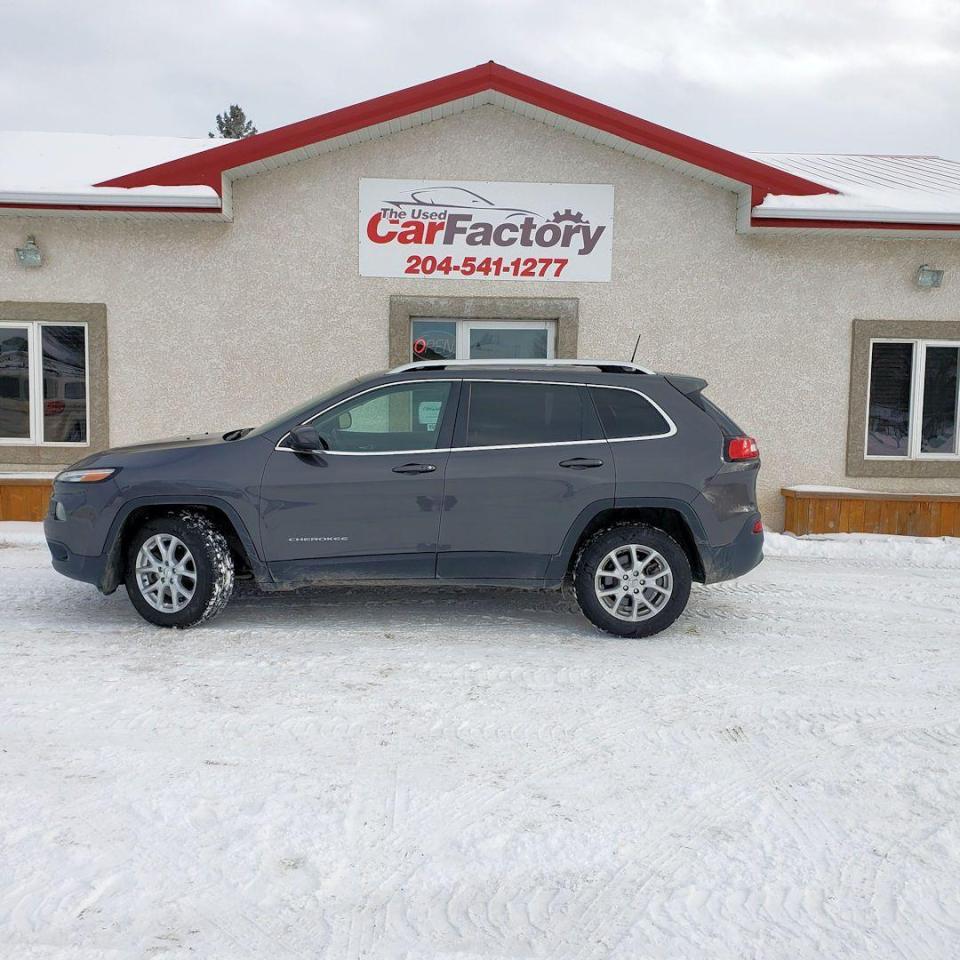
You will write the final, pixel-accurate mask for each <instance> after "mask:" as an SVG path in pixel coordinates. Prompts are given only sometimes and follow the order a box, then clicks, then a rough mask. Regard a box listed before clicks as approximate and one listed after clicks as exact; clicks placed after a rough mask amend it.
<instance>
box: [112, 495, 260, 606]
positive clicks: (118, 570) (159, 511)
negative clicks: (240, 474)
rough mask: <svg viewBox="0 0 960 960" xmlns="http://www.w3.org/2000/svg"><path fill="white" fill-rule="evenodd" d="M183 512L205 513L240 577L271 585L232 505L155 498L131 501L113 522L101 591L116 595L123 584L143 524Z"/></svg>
mask: <svg viewBox="0 0 960 960" xmlns="http://www.w3.org/2000/svg"><path fill="white" fill-rule="evenodd" d="M184 510H191V511H195V512H197V513H202V514H204V516H206V517H208V518H209V519H210V521H211V522H212V523H213V524H214V525H215V526H216V527H217V529H218V530H219V531H220V532H221V533H222V534H223V535H224V537H226V540H227V544H228V545H229V547H230V552H231V554H232V555H233V560H234V564H235V566H236V569H237V572H238V575H239V576H245V575H249V576H252V577H253V578H254V579H255V580H256V581H257V583H258V584H267V583H272V578H271V577H270V573H269V571H268V569H267V565H266V563H264V561H263V560H262V558H261V557H260V555H259V553H258V551H257V548H256V545H255V543H254V541H253V538H252V537H251V536H250V532H249V531H248V530H247V528H246V525H245V524H244V523H243V520H242V519H241V518H240V516H239V514H238V513H237V512H236V510H234V508H233V507H232V506H230V504H229V503H226V502H225V501H223V500H220V499H218V498H215V497H190V498H177V497H169V498H161V497H156V498H143V499H139V500H131V501H130V502H129V503H127V504H125V505H124V507H123V508H122V509H121V511H120V512H119V513H118V514H117V516H116V518H115V519H114V521H113V524H112V525H111V527H110V532H109V534H108V535H107V543H108V544H109V547H108V549H107V561H106V564H105V565H104V570H103V575H102V577H101V580H100V583H99V585H98V586H99V588H100V590H101V592H102V593H113V591H114V590H116V589H117V587H118V586H119V585H120V584H121V583H122V582H123V573H124V563H125V559H126V555H127V546H128V544H129V543H130V538H131V537H132V536H133V534H134V533H135V532H136V530H137V529H138V527H140V526H141V524H143V523H145V522H146V521H148V520H152V519H154V518H155V517H162V516H167V515H170V514H172V513H180V512H182V511H184Z"/></svg>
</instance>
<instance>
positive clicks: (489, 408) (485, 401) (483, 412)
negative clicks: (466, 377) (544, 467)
mask: <svg viewBox="0 0 960 960" xmlns="http://www.w3.org/2000/svg"><path fill="white" fill-rule="evenodd" d="M600 438H601V432H600V423H599V421H598V420H597V415H596V412H595V411H594V409H593V407H592V405H591V404H590V398H589V397H588V396H587V393H586V390H584V389H583V388H582V387H578V386H576V385H566V384H554V383H510V382H503V383H500V382H496V381H484V382H475V383H471V384H470V405H469V412H468V415H467V436H466V446H468V447H492V446H505V445H514V444H527V443H569V442H571V441H577V440H597V439H600Z"/></svg>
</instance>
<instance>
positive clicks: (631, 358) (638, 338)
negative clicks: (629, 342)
mask: <svg viewBox="0 0 960 960" xmlns="http://www.w3.org/2000/svg"><path fill="white" fill-rule="evenodd" d="M639 349H640V334H639V333H637V342H636V343H635V344H634V345H633V354H632V355H631V357H630V362H631V363H636V362H637V350H639Z"/></svg>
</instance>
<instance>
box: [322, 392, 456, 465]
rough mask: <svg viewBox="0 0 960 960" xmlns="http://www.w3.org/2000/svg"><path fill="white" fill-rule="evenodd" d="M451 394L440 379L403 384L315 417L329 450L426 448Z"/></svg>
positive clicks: (432, 441)
mask: <svg viewBox="0 0 960 960" xmlns="http://www.w3.org/2000/svg"><path fill="white" fill-rule="evenodd" d="M449 395H450V384H449V383H447V382H443V381H434V382H431V381H425V382H423V383H416V384H413V383H403V384H398V385H397V386H395V387H384V388H383V389H382V390H371V391H370V392H369V393H365V394H361V395H360V396H359V397H356V398H354V399H353V400H346V401H344V402H343V403H341V404H339V405H338V406H336V407H334V408H333V410H330V411H328V412H327V413H325V414H323V415H322V416H320V417H317V418H316V420H314V421H313V425H314V426H315V427H316V428H317V432H318V433H319V434H320V436H321V437H323V439H324V440H326V441H327V444H328V445H329V447H330V449H331V450H343V451H346V452H350V453H366V452H377V451H380V452H386V451H390V450H430V449H432V448H434V447H436V445H437V435H438V433H439V430H440V424H441V421H442V419H443V412H444V410H445V409H446V405H447V398H448V397H449Z"/></svg>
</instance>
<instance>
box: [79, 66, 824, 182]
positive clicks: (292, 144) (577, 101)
mask: <svg viewBox="0 0 960 960" xmlns="http://www.w3.org/2000/svg"><path fill="white" fill-rule="evenodd" d="M485 93H500V94H502V95H504V96H507V97H512V98H514V99H516V100H519V101H522V102H524V103H527V104H529V105H532V106H534V107H537V108H539V109H543V110H546V111H549V112H553V113H557V114H559V115H561V116H564V117H567V118H568V119H570V120H572V121H575V122H577V123H583V124H585V125H587V126H591V127H594V128H596V129H599V130H601V131H604V132H606V133H609V134H611V135H612V136H615V137H619V138H622V139H624V140H627V141H629V142H631V143H634V144H637V145H639V146H642V147H645V148H647V149H650V150H653V151H656V152H659V153H663V154H665V155H667V156H670V157H673V158H675V159H677V160H679V161H682V162H684V163H688V164H691V165H694V166H697V167H700V168H702V169H705V170H708V171H712V172H713V173H715V174H717V175H719V176H722V177H726V178H728V179H730V180H734V181H737V182H739V183H743V184H747V185H749V186H751V187H752V188H753V189H754V190H760V191H762V192H763V193H764V194H768V193H775V194H786V195H792V196H807V195H811V194H823V193H835V192H836V191H835V190H833V189H832V188H830V187H828V186H825V185H824V184H819V183H814V182H812V181H810V180H805V179H803V178H801V177H798V176H796V175H794V174H790V173H787V172H785V171H783V170H780V169H778V168H776V167H772V166H768V165H767V164H765V163H762V162H760V161H758V160H753V159H751V158H750V157H745V156H741V155H740V154H736V153H732V152H731V151H729V150H724V149H722V148H721V147H716V146H713V145H712V144H709V143H705V142H704V141H702V140H697V139H695V138H694V137H688V136H686V135H685V134H682V133H678V132H676V131H674V130H669V129H668V128H666V127H661V126H659V125H658V124H655V123H651V122H650V121H647V120H642V119H641V118H639V117H635V116H632V115H631V114H628V113H625V112H623V111H622V110H617V109H615V108H613V107H609V106H606V105H605V104H602V103H598V102H597V101H595V100H590V99H588V98H587V97H582V96H580V95H579V94H575V93H571V92H570V91H568V90H564V89H562V88H561V87H556V86H553V85H552V84H549V83H545V82H544V81H542V80H537V79H535V78H534V77H529V76H527V75H525V74H522V73H518V72H516V71H514V70H510V69H508V68H507V67H503V66H500V65H499V64H496V63H493V62H492V61H491V62H489V63H485V64H480V65H479V66H476V67H471V68H469V69H467V70H461V71H459V72H458V73H452V74H449V75H447V76H445V77H440V78H438V79H436V80H430V81H427V82H426V83H421V84H417V85H415V86H412V87H407V88H406V89H404V90H400V91H397V92H395V93H390V94H386V95H384V96H381V97H375V98H374V99H372V100H366V101H363V102H362V103H357V104H354V105H352V106H349V107H342V108H340V109H338V110H334V111H331V112H330V113H326V114H322V115H320V116H318V117H313V118H311V119H309V120H301V121H299V122H298V123H293V124H289V125H287V126H285V127H279V128H277V129H276V130H268V131H266V132H264V133H260V134H256V135H254V136H252V137H247V138H245V139H243V140H237V141H234V142H233V143H228V144H224V145H223V146H220V147H215V148H213V149H211V150H205V151H202V152H200V153H197V154H191V155H190V156H187V157H182V158H180V159H178V160H172V161H170V162H169V163H164V164H159V165H157V166H153V167H148V168H146V169H144V170H137V171H132V172H131V173H128V174H124V175H123V176H120V177H115V178H113V179H111V180H105V181H103V182H102V183H100V184H97V186H105V187H136V186H144V185H146V184H156V185H166V186H177V185H183V184H186V183H188V182H189V183H191V184H203V185H205V186H209V187H212V188H213V189H214V190H216V191H217V192H218V193H220V192H221V190H222V183H223V179H224V177H225V175H227V174H228V173H229V171H231V170H235V169H237V168H238V167H244V166H249V165H251V164H255V163H257V162H259V161H261V160H264V159H266V158H268V157H272V156H276V155H277V154H282V153H289V152H291V151H294V150H297V149H299V148H301V147H305V146H308V145H311V144H315V143H318V142H321V141H324V140H330V139H333V138H335V137H342V136H344V135H346V134H350V133H354V132H356V131H359V130H363V129H365V128H367V127H371V126H375V125H377V124H381V123H385V122H388V121H391V120H399V119H401V118H404V117H409V116H411V115H413V114H417V113H420V112H422V111H427V110H431V109H434V108H437V107H440V106H442V105H443V104H446V103H450V102H451V101H456V100H462V99H464V98H468V97H472V96H477V95H480V94H485Z"/></svg>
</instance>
